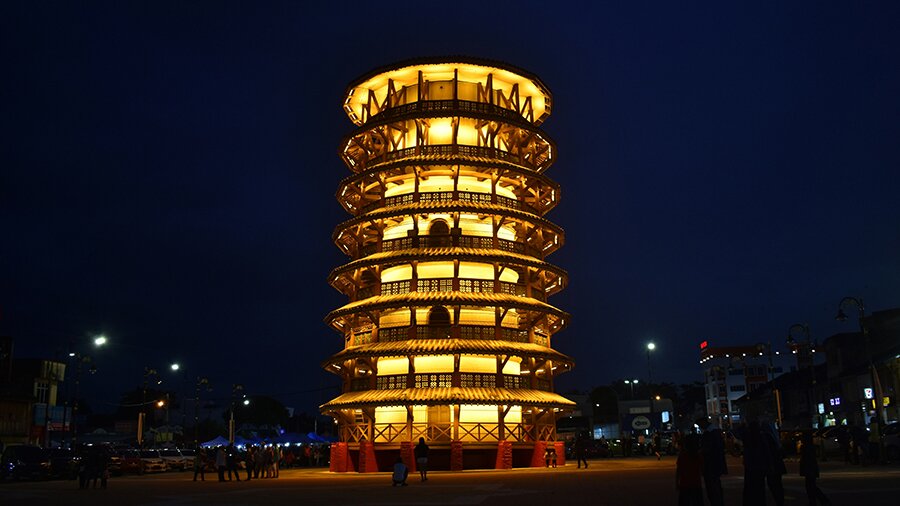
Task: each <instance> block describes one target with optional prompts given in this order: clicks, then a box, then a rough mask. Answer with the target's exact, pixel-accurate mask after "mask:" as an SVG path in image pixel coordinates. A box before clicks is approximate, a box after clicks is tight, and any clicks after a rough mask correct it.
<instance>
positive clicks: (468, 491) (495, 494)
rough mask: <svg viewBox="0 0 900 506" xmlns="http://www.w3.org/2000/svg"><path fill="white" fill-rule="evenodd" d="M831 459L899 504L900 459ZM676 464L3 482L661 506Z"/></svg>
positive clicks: (370, 504)
mask: <svg viewBox="0 0 900 506" xmlns="http://www.w3.org/2000/svg"><path fill="white" fill-rule="evenodd" d="M729 467H730V469H731V472H732V474H731V475H730V476H728V477H726V478H725V480H724V486H725V491H726V504H728V505H735V506H738V505H740V504H741V500H740V495H741V487H742V485H743V480H742V478H741V475H742V472H743V468H742V467H741V464H740V460H739V459H731V460H730V461H729ZM822 468H823V472H822V479H821V487H822V489H823V490H824V491H825V493H826V494H827V495H828V496H829V497H830V498H831V499H832V501H833V503H834V504H835V505H842V504H847V505H850V504H865V503H868V504H895V503H896V502H897V498H898V497H900V467H898V466H896V465H895V466H875V467H866V468H863V467H859V466H847V465H844V464H838V463H834V462H825V463H822ZM674 469H675V459H674V457H666V458H663V460H661V461H657V460H655V459H652V458H634V459H608V460H593V461H591V462H590V467H589V468H588V469H587V470H584V469H581V470H579V469H577V468H576V467H575V465H574V464H571V463H570V464H568V465H567V466H565V467H560V468H557V469H543V468H541V469H517V470H513V471H464V472H433V473H429V480H428V481H427V482H425V483H422V482H420V481H419V479H418V475H416V476H413V475H411V476H410V480H409V486H408V487H397V488H393V487H391V486H390V476H389V474H388V473H373V474H356V473H351V474H333V473H329V472H328V471H324V470H321V469H315V470H312V469H290V470H285V471H282V473H281V477H280V478H279V479H277V480H271V479H270V480H254V481H252V482H250V483H246V482H243V481H242V482H240V483H237V482H227V483H219V482H217V481H216V480H215V476H214V475H213V476H209V475H208V476H207V481H205V482H193V481H191V475H190V474H189V473H165V474H156V475H145V476H123V477H115V478H113V479H112V480H110V483H109V488H108V489H107V490H99V489H98V490H78V489H77V485H76V483H75V482H74V481H50V482H21V483H13V482H6V483H3V484H0V504H2V505H3V506H13V505H30V506H34V505H41V504H65V505H81V504H84V505H95V506H99V505H105V504H110V505H118V506H137V505H160V506H162V505H170V506H172V505H180V504H211V505H217V506H229V505H239V504H260V505H278V504H290V505H298V504H299V505H318V504H322V505H326V504H327V505H357V504H359V505H367V506H379V505H416V504H423V505H430V506H437V505H492V506H497V505H517V506H518V505H522V506H527V505H535V506H537V505H540V506H547V505H555V504H567V505H568V504H571V505H576V504H579V505H591V506H607V505H609V506H618V505H634V506H661V505H667V504H673V505H674V504H676V503H677V497H676V493H675V477H674V475H675V470H674ZM210 478H212V479H210ZM784 482H785V488H786V491H787V504H789V505H791V504H796V505H805V504H806V499H805V495H804V489H803V481H802V479H801V478H800V477H799V476H798V475H797V468H796V463H793V462H788V475H786V476H785V479H784ZM872 501H874V502H872ZM769 504H773V503H772V501H771V499H770V501H769Z"/></svg>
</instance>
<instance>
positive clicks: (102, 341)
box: [94, 336, 106, 346]
mask: <svg viewBox="0 0 900 506" xmlns="http://www.w3.org/2000/svg"><path fill="white" fill-rule="evenodd" d="M104 344H106V336H97V337H96V338H94V346H103V345H104Z"/></svg>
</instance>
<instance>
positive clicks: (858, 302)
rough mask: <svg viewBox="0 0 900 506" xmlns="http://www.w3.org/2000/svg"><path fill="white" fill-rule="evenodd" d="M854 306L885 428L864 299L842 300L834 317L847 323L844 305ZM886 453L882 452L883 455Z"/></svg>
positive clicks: (882, 400)
mask: <svg viewBox="0 0 900 506" xmlns="http://www.w3.org/2000/svg"><path fill="white" fill-rule="evenodd" d="M845 304H852V305H854V306H856V309H857V310H858V311H859V330H860V331H861V332H862V335H863V342H864V343H865V347H866V358H867V359H868V361H869V372H870V374H871V376H872V389H873V390H874V391H875V392H874V393H875V416H876V417H877V418H878V423H879V425H881V426H882V427H884V425H883V424H884V423H886V422H887V420H886V419H885V416H884V395H883V393H882V391H881V380H880V379H879V378H878V369H877V368H876V367H875V361H874V359H873V358H872V348H871V343H870V342H869V329H868V327H866V324H865V321H864V318H865V316H866V307H865V305H864V304H863V301H862V299H857V298H856V297H844V298H843V299H841V302H839V303H838V313H837V315H836V316H835V317H834V319H835V320H837V321H840V322H842V321H845V320H846V319H847V315H846V314H844V305H845ZM883 454H884V452H881V455H883Z"/></svg>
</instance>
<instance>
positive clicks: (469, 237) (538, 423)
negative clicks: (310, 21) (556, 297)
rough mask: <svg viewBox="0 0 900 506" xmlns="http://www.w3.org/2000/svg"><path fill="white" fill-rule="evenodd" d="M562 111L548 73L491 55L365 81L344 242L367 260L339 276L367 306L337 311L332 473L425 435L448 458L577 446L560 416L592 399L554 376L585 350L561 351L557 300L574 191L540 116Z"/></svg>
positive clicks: (444, 461)
mask: <svg viewBox="0 0 900 506" xmlns="http://www.w3.org/2000/svg"><path fill="white" fill-rule="evenodd" d="M550 106H551V98H550V93H549V91H547V87H546V86H545V85H544V84H543V83H542V82H541V80H540V79H539V78H538V77H537V76H535V75H533V74H530V73H528V72H525V71H523V70H521V69H518V68H515V67H512V66H510V65H507V64H504V63H500V62H495V61H487V60H480V59H473V58H460V57H452V58H443V59H419V60H411V61H405V62H401V63H398V64H396V65H391V66H387V67H384V68H380V69H377V70H375V71H372V72H370V73H368V74H366V75H364V76H362V77H360V78H358V79H357V80H356V81H354V82H353V83H351V84H350V86H349V87H348V89H347V93H346V99H345V101H344V110H345V111H346V113H347V115H348V116H349V117H350V120H351V121H352V122H353V123H354V124H355V125H356V126H357V128H356V130H354V131H353V132H352V133H351V134H350V135H349V136H348V137H346V138H345V139H344V141H343V143H342V145H341V148H340V155H341V158H342V159H343V160H344V162H345V163H346V164H347V167H349V169H350V170H351V171H352V173H353V174H352V175H351V176H350V177H348V178H346V179H344V180H343V181H342V182H341V183H340V186H339V188H338V191H337V199H338V201H340V203H341V205H342V206H343V207H344V209H346V210H347V212H348V213H350V215H352V218H351V219H349V220H348V221H345V222H343V223H341V224H340V225H338V227H337V228H336V230H335V232H334V237H333V238H334V241H335V243H336V244H337V246H338V247H339V248H340V249H341V251H343V252H344V253H346V254H347V255H348V256H349V257H350V261H349V263H347V264H345V265H343V266H341V267H338V268H337V269H335V270H334V271H333V272H332V273H331V275H330V278H329V282H330V284H331V285H332V286H333V287H334V288H336V289H337V290H338V291H340V292H341V293H343V294H345V295H347V297H348V298H349V303H348V304H346V305H345V306H343V307H341V308H339V309H336V310H335V311H332V312H331V313H330V314H329V315H328V316H327V317H326V322H327V323H328V325H330V326H331V327H333V328H334V329H335V330H336V331H337V332H338V333H340V335H341V336H342V337H343V339H344V347H343V349H342V350H341V351H339V352H338V353H336V354H335V355H333V356H332V357H331V358H329V359H328V360H326V361H325V362H324V363H323V366H324V367H325V368H326V369H327V370H328V371H330V372H333V373H335V374H337V375H339V376H340V377H341V379H342V380H343V391H342V393H341V395H339V396H338V397H337V398H335V399H332V400H331V401H330V402H327V403H326V404H324V405H322V406H321V410H322V412H323V413H326V414H329V415H331V416H333V417H334V418H335V421H336V424H337V427H338V429H339V435H340V442H339V443H337V444H335V445H333V447H332V470H336V471H351V470H355V471H361V472H363V471H377V470H379V469H380V470H382V471H384V470H387V469H389V468H390V466H391V465H392V464H393V462H394V460H395V459H396V457H397V455H398V454H399V455H402V456H403V457H404V459H405V460H406V461H407V463H408V464H412V465H413V466H414V459H412V446H413V445H415V444H416V442H418V440H419V438H420V437H423V438H425V440H426V441H427V442H428V444H429V446H430V447H431V455H430V461H431V467H432V468H444V469H462V468H463V466H464V464H465V467H481V468H484V467H495V466H497V467H505V468H508V467H512V466H516V467H520V466H529V465H536V464H537V462H538V461H539V462H540V463H541V465H543V453H544V449H545V446H546V445H547V444H553V445H556V446H558V447H559V449H558V454H560V458H561V459H562V453H563V452H562V451H561V444H556V443H554V441H555V439H556V431H555V424H556V419H557V418H558V417H560V416H561V415H562V414H563V413H566V412H568V411H571V410H572V408H573V407H574V403H573V402H572V401H570V400H568V399H566V398H564V397H562V396H560V395H558V394H556V393H554V391H553V384H554V378H555V377H556V375H558V374H560V373H562V372H565V371H568V370H570V369H571V368H572V366H573V361H572V359H571V358H569V357H567V356H566V355H564V354H562V353H559V352H557V351H555V350H554V349H553V348H552V347H551V341H552V339H553V335H554V334H555V333H556V332H558V331H560V330H561V329H562V328H564V327H565V325H566V322H567V320H568V315H567V314H566V313H565V312H563V311H561V310H559V309H557V308H556V307H553V306H552V305H550V304H549V303H548V298H549V297H550V296H551V295H553V294H555V293H557V292H559V291H560V290H562V289H563V288H564V287H565V286H566V283H567V276H566V273H565V271H563V270H562V269H560V268H559V267H556V266H554V265H551V264H550V263H547V261H546V258H547V257H548V256H549V255H550V254H551V253H553V252H554V251H556V250H557V249H559V248H560V247H561V246H562V245H563V231H562V229H560V228H559V227H558V226H556V225H555V224H553V223H551V222H550V221H548V220H547V219H545V218H544V216H545V215H546V214H547V213H548V212H549V211H550V210H551V209H553V207H554V206H556V204H557V203H558V202H559V198H560V190H559V186H558V185H557V184H556V183H555V182H554V181H552V180H551V179H549V178H548V177H547V176H545V175H544V172H545V171H546V170H547V169H548V168H549V167H550V165H551V164H552V163H553V161H554V157H555V153H556V146H555V145H554V144H553V142H552V141H551V140H550V139H549V138H548V137H547V135H546V134H545V133H544V132H542V131H541V130H540V129H539V128H538V125H540V124H541V123H542V122H543V121H544V120H545V119H546V118H547V117H548V116H549V115H550ZM398 451H399V453H398Z"/></svg>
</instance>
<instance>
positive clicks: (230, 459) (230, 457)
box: [225, 445, 241, 481]
mask: <svg viewBox="0 0 900 506" xmlns="http://www.w3.org/2000/svg"><path fill="white" fill-rule="evenodd" d="M225 463H226V465H227V466H228V481H231V477H232V476H234V480H235V481H241V475H239V474H238V468H237V463H238V455H237V450H235V448H234V446H233V445H228V452H227V453H226V455H225Z"/></svg>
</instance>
